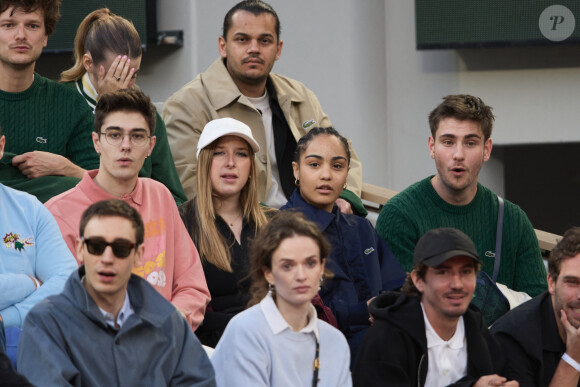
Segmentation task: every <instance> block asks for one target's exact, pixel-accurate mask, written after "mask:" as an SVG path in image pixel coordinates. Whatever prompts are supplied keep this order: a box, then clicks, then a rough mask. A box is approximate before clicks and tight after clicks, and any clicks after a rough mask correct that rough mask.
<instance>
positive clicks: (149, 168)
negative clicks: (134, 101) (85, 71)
mask: <svg viewBox="0 0 580 387" xmlns="http://www.w3.org/2000/svg"><path fill="white" fill-rule="evenodd" d="M63 85H65V86H67V87H70V88H73V89H74V90H75V91H77V92H78V93H80V94H81V95H82V96H83V97H84V99H85V100H86V102H87V104H88V105H89V107H90V108H91V109H93V110H94V108H95V106H96V104H97V101H95V100H94V99H92V98H91V97H90V96H89V95H88V94H87V93H86V92H85V91H84V90H83V80H82V78H81V79H79V80H77V81H76V82H66V83H63ZM156 117H157V118H156V124H155V137H157V142H156V143H155V148H153V152H151V157H148V158H146V159H145V162H144V163H143V167H142V168H141V170H140V171H139V177H150V178H152V179H153V180H157V181H159V182H160V183H163V184H164V185H165V186H166V187H167V188H168V189H169V191H171V195H173V199H175V203H176V204H177V205H178V206H180V205H181V204H182V203H184V202H185V201H186V200H187V196H185V192H184V191H183V187H182V186H181V181H179V176H178V175H177V169H175V163H174V162H173V156H172V155H171V150H170V149H169V142H168V141H167V130H166V129H165V122H163V119H162V118H161V116H160V115H159V113H157V114H156ZM192 152H195V149H194V150H192Z"/></svg>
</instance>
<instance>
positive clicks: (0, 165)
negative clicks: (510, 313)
mask: <svg viewBox="0 0 580 387" xmlns="http://www.w3.org/2000/svg"><path fill="white" fill-rule="evenodd" d="M14 156H15V155H14V154H13V153H4V156H3V157H2V159H0V183H2V184H4V185H5V186H7V187H11V188H14V189H17V190H19V191H24V192H27V193H29V194H31V195H34V196H36V198H37V199H38V200H40V201H41V202H43V203H45V202H47V201H48V200H49V199H51V198H52V197H53V196H56V195H58V194H61V193H63V192H64V191H68V190H69V189H71V188H73V187H74V186H76V185H77V184H78V183H79V181H81V179H79V178H77V177H72V176H41V177H37V178H36V179H29V178H27V177H26V176H24V174H22V172H20V170H19V169H18V168H17V167H15V166H13V165H12V158H13V157H14Z"/></svg>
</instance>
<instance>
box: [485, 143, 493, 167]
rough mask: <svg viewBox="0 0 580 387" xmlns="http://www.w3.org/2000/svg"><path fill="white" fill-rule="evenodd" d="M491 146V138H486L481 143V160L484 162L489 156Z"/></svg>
mask: <svg viewBox="0 0 580 387" xmlns="http://www.w3.org/2000/svg"><path fill="white" fill-rule="evenodd" d="M492 147H493V144H492V142H491V138H488V139H487V140H485V143H484V144H483V162H486V161H487V160H489V158H490V157H491V148H492Z"/></svg>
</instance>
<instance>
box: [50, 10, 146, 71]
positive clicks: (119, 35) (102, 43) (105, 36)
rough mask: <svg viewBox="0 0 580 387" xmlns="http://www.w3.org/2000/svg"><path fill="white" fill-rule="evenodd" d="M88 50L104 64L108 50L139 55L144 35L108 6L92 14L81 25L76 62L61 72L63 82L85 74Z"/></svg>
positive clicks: (76, 43) (93, 57)
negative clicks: (85, 56) (140, 34)
mask: <svg viewBox="0 0 580 387" xmlns="http://www.w3.org/2000/svg"><path fill="white" fill-rule="evenodd" d="M87 52H88V53H90V54H91V58H92V59H93V63H103V62H104V61H105V55H106V54H107V53H109V52H111V53H113V54H126V55H127V56H128V57H129V58H138V57H140V56H141V55H142V53H143V51H142V49H141V38H140V37H139V33H138V32H137V30H136V29H135V26H133V23H131V22H130V21H129V20H127V19H125V18H122V17H121V16H117V15H115V14H114V13H112V12H111V11H109V9H108V8H101V9H97V10H96V11H93V12H91V13H89V14H88V15H87V17H85V19H84V20H83V21H82V22H81V24H79V28H78V29H77V34H76V36H75V49H74V54H73V55H74V59H75V64H74V65H73V67H71V68H70V69H68V70H65V71H63V72H62V73H61V74H60V82H73V81H76V80H77V79H80V78H82V76H83V75H85V73H86V70H85V67H84V66H83V55H84V54H86V53H87Z"/></svg>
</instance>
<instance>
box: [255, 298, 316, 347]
mask: <svg viewBox="0 0 580 387" xmlns="http://www.w3.org/2000/svg"><path fill="white" fill-rule="evenodd" d="M260 307H261V308H262V312H264V315H265V316H266V321H267V322H268V325H269V326H270V329H272V332H273V333H274V334H275V335H277V334H279V333H281V332H283V331H285V330H286V329H290V330H292V327H291V326H290V324H288V322H286V320H285V319H284V316H282V313H280V310H278V307H277V306H276V303H275V302H274V299H273V298H272V295H271V294H270V293H268V294H267V295H266V297H264V299H263V300H262V301H261V302H260ZM317 319H318V317H317V315H316V309H315V308H314V305H312V303H310V308H309V309H308V324H306V326H305V327H304V328H302V329H301V330H300V331H298V333H306V334H308V333H314V336H315V337H316V340H319V335H318V324H317V321H318V320H317Z"/></svg>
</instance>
